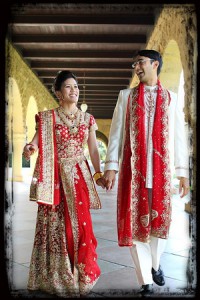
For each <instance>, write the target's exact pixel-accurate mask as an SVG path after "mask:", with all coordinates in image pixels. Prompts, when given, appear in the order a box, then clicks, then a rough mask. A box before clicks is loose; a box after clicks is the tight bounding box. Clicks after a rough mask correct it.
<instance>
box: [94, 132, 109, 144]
mask: <svg viewBox="0 0 200 300" xmlns="http://www.w3.org/2000/svg"><path fill="white" fill-rule="evenodd" d="M96 137H97V139H98V140H100V141H102V142H103V143H104V144H105V145H106V148H107V146H108V138H107V137H106V136H105V134H103V133H102V132H101V131H99V130H97V131H96Z"/></svg>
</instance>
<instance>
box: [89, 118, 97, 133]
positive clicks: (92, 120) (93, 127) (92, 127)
mask: <svg viewBox="0 0 200 300" xmlns="http://www.w3.org/2000/svg"><path fill="white" fill-rule="evenodd" d="M97 129H98V126H97V123H96V121H95V118H94V117H93V116H92V115H90V122H89V132H91V131H94V130H97Z"/></svg>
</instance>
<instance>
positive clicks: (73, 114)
mask: <svg viewBox="0 0 200 300" xmlns="http://www.w3.org/2000/svg"><path fill="white" fill-rule="evenodd" d="M60 108H61V110H62V112H63V113H64V115H65V116H66V117H67V118H70V119H71V120H73V119H74V118H75V117H76V113H77V112H78V107H76V108H75V109H74V110H73V111H72V112H70V113H66V112H65V110H64V108H63V107H62V106H60Z"/></svg>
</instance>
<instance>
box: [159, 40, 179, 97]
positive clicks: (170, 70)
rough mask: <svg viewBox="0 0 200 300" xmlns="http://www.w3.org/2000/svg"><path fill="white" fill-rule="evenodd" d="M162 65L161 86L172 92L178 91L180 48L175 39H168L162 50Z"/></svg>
mask: <svg viewBox="0 0 200 300" xmlns="http://www.w3.org/2000/svg"><path fill="white" fill-rule="evenodd" d="M162 58H163V67H162V71H161V74H160V80H161V82H162V84H163V86H164V87H165V88H167V89H169V90H171V91H172V92H174V93H176V94H177V93H178V88H179V82H180V76H181V72H182V69H183V66H182V63H181V57H180V50H179V47H178V44H177V42H176V41H175V40H173V39H172V40H170V41H169V42H168V44H167V46H166V48H165V50H164V51H163V55H162Z"/></svg>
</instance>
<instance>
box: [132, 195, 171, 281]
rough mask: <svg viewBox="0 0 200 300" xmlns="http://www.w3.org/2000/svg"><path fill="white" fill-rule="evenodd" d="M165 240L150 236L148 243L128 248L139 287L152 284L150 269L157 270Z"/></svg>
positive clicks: (150, 200) (138, 243)
mask: <svg viewBox="0 0 200 300" xmlns="http://www.w3.org/2000/svg"><path fill="white" fill-rule="evenodd" d="M148 200H149V209H150V210H151V202H152V189H148ZM166 242H167V240H166V239H160V238H156V237H153V236H151V237H150V242H149V243H143V242H139V241H134V245H133V246H132V247H130V252H131V256H132V258H133V262H134V265H135V270H136V275H137V279H138V283H139V285H143V284H151V283H153V279H152V273H151V269H152V268H154V270H155V271H157V270H158V269H159V264H160V257H161V255H162V253H163V252H164V250H165V246H166Z"/></svg>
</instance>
